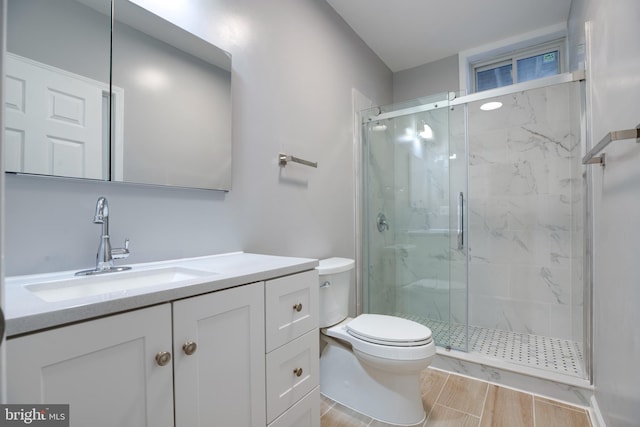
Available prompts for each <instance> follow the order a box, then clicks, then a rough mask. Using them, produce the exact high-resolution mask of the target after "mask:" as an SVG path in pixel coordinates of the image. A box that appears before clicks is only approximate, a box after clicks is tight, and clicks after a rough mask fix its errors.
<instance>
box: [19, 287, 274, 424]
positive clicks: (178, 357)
mask: <svg viewBox="0 0 640 427" xmlns="http://www.w3.org/2000/svg"><path fill="white" fill-rule="evenodd" d="M172 310H173V315H172ZM172 330H173V334H172ZM194 344H195V346H194ZM167 355H170V356H171V358H167ZM163 356H164V357H165V359H164V362H166V363H164V364H163V361H162V359H161V358H162V357H163ZM7 361H8V365H9V367H10V368H9V370H8V373H7V374H8V375H7V377H8V396H9V400H10V402H12V403H40V402H42V403H69V404H70V420H71V426H75V427H84V426H105V427H113V426H121V427H125V426H140V427H142V426H153V427H165V426H166V427H170V426H173V425H174V399H175V425H176V426H189V427H196V426H213V425H220V426H246V427H263V426H264V425H265V421H264V420H265V397H264V393H265V392H264V389H265V365H264V282H259V283H254V284H250V285H245V286H239V287H236V288H231V289H226V290H223V291H218V292H213V293H209V294H204V295H200V296H195V297H191V298H186V299H184V300H179V301H175V302H173V303H166V304H162V305H159V306H155V307H150V308H144V309H139V310H135V311H131V312H128V313H124V314H116V315H113V316H108V317H104V318H101V319H96V320H90V321H86V322H82V323H78V324H75V325H71V326H63V327H60V328H56V329H51V330H49V331H44V332H38V333H34V334H31V335H26V336H23V337H18V338H14V339H10V340H9V341H8V344H7ZM161 364H163V366H161Z"/></svg>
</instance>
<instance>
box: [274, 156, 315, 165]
mask: <svg viewBox="0 0 640 427" xmlns="http://www.w3.org/2000/svg"><path fill="white" fill-rule="evenodd" d="M278 159H279V160H280V166H282V167H284V166H287V162H295V163H300V164H301V165H305V166H311V167H312V168H317V167H318V162H310V161H309V160H303V159H301V158H299V157H294V156H287V155H286V154H280V156H279V157H278Z"/></svg>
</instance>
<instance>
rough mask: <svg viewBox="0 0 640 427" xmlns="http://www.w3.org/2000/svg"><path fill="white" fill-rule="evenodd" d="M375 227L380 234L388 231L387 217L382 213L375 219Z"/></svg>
mask: <svg viewBox="0 0 640 427" xmlns="http://www.w3.org/2000/svg"><path fill="white" fill-rule="evenodd" d="M376 225H377V227H378V231H379V232H380V233H382V232H383V231H384V230H388V229H389V222H387V217H386V215H385V214H383V213H382V212H380V213H379V214H378V216H377V217H376Z"/></svg>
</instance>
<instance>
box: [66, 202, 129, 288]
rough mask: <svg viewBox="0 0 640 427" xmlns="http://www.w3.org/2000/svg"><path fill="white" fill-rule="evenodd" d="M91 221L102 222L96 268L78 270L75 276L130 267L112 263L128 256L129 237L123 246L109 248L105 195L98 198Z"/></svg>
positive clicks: (107, 204)
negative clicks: (117, 265)
mask: <svg viewBox="0 0 640 427" xmlns="http://www.w3.org/2000/svg"><path fill="white" fill-rule="evenodd" d="M93 223H94V224H102V235H101V236H100V242H99V243H98V253H97V254H96V268H94V269H93V270H83V271H78V272H77V273H76V276H86V275H90V274H100V273H110V272H115V271H124V270H129V269H131V267H115V266H114V265H113V260H114V259H121V258H126V257H128V256H129V239H125V241H124V248H115V249H112V248H111V240H110V239H109V203H107V198H106V197H102V196H101V197H99V198H98V201H97V203H96V213H95V215H94V217H93Z"/></svg>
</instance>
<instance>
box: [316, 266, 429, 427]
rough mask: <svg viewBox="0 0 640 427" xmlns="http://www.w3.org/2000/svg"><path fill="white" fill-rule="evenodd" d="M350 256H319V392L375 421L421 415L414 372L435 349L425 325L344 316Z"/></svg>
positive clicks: (409, 420)
mask: <svg viewBox="0 0 640 427" xmlns="http://www.w3.org/2000/svg"><path fill="white" fill-rule="evenodd" d="M354 264H355V263H354V261H353V260H351V259H346V258H329V259H324V260H321V261H320V265H319V266H318V267H316V268H317V269H318V273H319V277H320V311H319V318H320V328H321V329H320V332H321V334H320V339H321V349H322V350H321V354H320V392H321V393H322V394H324V395H325V396H327V397H328V398H330V399H332V400H334V401H336V402H339V403H341V404H342V405H344V406H346V407H348V408H351V409H353V410H355V411H357V412H360V413H362V414H364V415H367V416H369V417H371V418H374V419H376V420H379V421H382V422H385V423H388V424H396V425H403V426H413V425H416V424H420V423H421V422H423V421H424V419H425V412H424V407H423V406H422V396H421V392H420V371H422V370H423V369H425V368H426V367H427V366H429V364H430V363H431V360H432V359H433V357H434V356H435V354H436V347H435V342H434V341H433V339H432V338H431V330H430V329H429V328H427V327H426V326H424V325H421V324H419V323H416V322H413V321H410V320H407V319H402V318H399V317H394V316H386V315H381V314H361V315H360V316H357V317H356V318H349V317H347V316H348V312H349V310H348V301H349V290H350V285H351V275H352V274H351V270H353V268H354Z"/></svg>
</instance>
